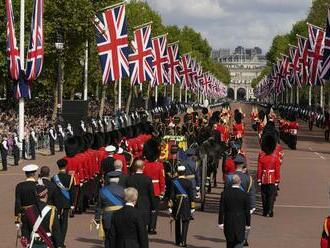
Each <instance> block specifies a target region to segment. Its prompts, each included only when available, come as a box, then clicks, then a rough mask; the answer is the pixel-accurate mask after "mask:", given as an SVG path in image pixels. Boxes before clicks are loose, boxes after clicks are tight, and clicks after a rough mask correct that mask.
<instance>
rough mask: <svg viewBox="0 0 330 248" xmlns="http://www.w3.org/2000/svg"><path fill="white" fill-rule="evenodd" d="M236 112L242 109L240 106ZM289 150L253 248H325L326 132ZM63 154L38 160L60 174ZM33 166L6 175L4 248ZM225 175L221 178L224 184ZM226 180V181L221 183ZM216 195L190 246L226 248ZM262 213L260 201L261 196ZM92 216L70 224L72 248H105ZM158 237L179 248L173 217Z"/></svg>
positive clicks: (250, 141) (302, 138) (0, 229)
mask: <svg viewBox="0 0 330 248" xmlns="http://www.w3.org/2000/svg"><path fill="white" fill-rule="evenodd" d="M232 107H233V109H234V108H235V107H237V105H235V104H234V106H232ZM243 111H244V112H245V113H246V116H247V117H246V119H245V123H246V129H247V134H246V136H245V140H244V143H245V151H246V152H247V155H248V165H249V168H250V171H251V173H252V174H253V173H254V172H255V170H256V167H257V155H258V151H259V147H258V140H257V135H256V133H255V132H254V131H252V129H251V124H250V120H249V115H250V111H251V107H250V106H248V105H244V106H243ZM283 146H284V150H285V157H284V163H283V166H282V173H281V174H282V179H281V185H280V188H281V190H280V192H279V196H278V198H277V202H276V207H275V216H274V218H265V217H262V216H260V215H258V214H255V215H253V217H252V228H251V232H250V247H253V248H261V247H268V248H281V247H283V248H285V247H294V248H314V247H319V240H320V235H321V229H322V223H323V220H324V217H325V216H327V215H328V214H329V210H328V209H329V191H330V181H329V178H330V170H329V169H330V143H325V142H324V139H323V132H322V130H320V129H318V128H315V129H314V130H313V131H312V132H310V131H308V130H307V127H306V124H305V123H304V124H303V127H302V129H301V130H299V133H298V146H297V150H295V151H293V150H290V149H289V148H288V147H287V146H286V145H283ZM62 156H63V154H60V153H57V155H56V156H41V155H39V156H38V160H37V161H36V162H35V163H37V164H38V165H40V166H42V165H48V166H50V167H51V169H52V170H53V172H55V170H56V167H55V162H56V160H57V159H59V158H61V157H62ZM28 162H29V161H23V162H22V163H21V164H20V165H19V167H9V170H8V171H7V172H0V195H1V198H0V201H1V204H0V233H1V243H0V247H1V248H13V247H15V237H16V231H15V225H14V217H13V215H14V214H13V212H14V190H15V185H16V184H17V183H18V182H20V181H22V180H24V175H23V173H22V171H21V168H22V166H23V165H24V164H27V163H28ZM220 177H221V173H219V178H220ZM219 180H220V179H219ZM220 191H221V189H220V188H217V189H214V190H212V193H211V194H209V195H208V196H207V205H206V209H205V212H200V211H197V212H196V213H195V216H194V217H195V220H194V221H192V222H191V224H190V229H189V237H188V245H189V247H192V248H194V247H198V248H216V247H217V248H221V247H225V246H226V245H225V238H224V235H223V233H222V231H221V230H219V229H218V227H217V218H218V214H217V211H218V205H219V193H220ZM257 199H258V202H259V209H260V195H259V194H258V198H257ZM92 217H93V215H92V213H90V214H83V215H76V217H75V218H73V219H70V220H69V221H70V222H69V231H68V235H67V247H68V248H87V247H88V248H101V247H103V246H102V242H101V241H99V240H98V239H97V237H96V233H95V232H90V231H89V223H90V220H91V218H92ZM157 231H158V234H157V235H155V236H149V240H150V245H149V247H151V248H165V247H166V248H167V247H175V246H174V244H173V240H174V227H173V233H172V234H171V232H170V225H169V216H168V215H167V213H165V212H162V213H161V216H160V217H159V221H158V230H157Z"/></svg>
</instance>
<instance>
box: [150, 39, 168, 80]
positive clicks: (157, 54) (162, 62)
mask: <svg viewBox="0 0 330 248" xmlns="http://www.w3.org/2000/svg"><path fill="white" fill-rule="evenodd" d="M166 45H167V35H161V36H159V37H155V38H153V39H152V48H153V55H154V60H153V68H154V80H153V81H152V86H156V85H160V84H167V83H168V82H169V78H168V56H167V48H166Z"/></svg>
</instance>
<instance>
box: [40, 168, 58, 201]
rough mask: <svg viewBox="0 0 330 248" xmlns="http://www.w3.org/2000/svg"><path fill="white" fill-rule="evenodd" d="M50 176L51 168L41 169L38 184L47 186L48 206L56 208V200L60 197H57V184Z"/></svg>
mask: <svg viewBox="0 0 330 248" xmlns="http://www.w3.org/2000/svg"><path fill="white" fill-rule="evenodd" d="M49 175H50V169H49V167H48V166H42V167H41V168H40V174H39V178H38V184H40V185H45V186H46V187H47V191H48V196H47V204H48V205H50V206H55V205H56V200H57V197H58V195H57V193H58V191H57V187H56V184H55V183H53V182H52V181H51V180H50V178H49Z"/></svg>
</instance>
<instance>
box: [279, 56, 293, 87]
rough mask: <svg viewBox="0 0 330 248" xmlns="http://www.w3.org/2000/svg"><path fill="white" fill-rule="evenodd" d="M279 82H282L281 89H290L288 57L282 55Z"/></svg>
mask: <svg viewBox="0 0 330 248" xmlns="http://www.w3.org/2000/svg"><path fill="white" fill-rule="evenodd" d="M280 80H281V81H282V83H281V84H282V87H285V86H288V87H289V88H291V84H290V62H289V57H288V56H286V55H283V59H282V64H281V70H280Z"/></svg>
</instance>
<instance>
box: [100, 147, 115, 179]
mask: <svg viewBox="0 0 330 248" xmlns="http://www.w3.org/2000/svg"><path fill="white" fill-rule="evenodd" d="M105 151H106V152H107V153H108V157H106V158H105V159H103V160H102V161H101V174H102V175H103V177H105V175H106V174H107V173H109V172H110V171H114V170H115V167H114V162H115V159H114V157H113V154H114V153H115V151H116V147H114V146H111V145H110V146H107V147H106V148H105Z"/></svg>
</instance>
